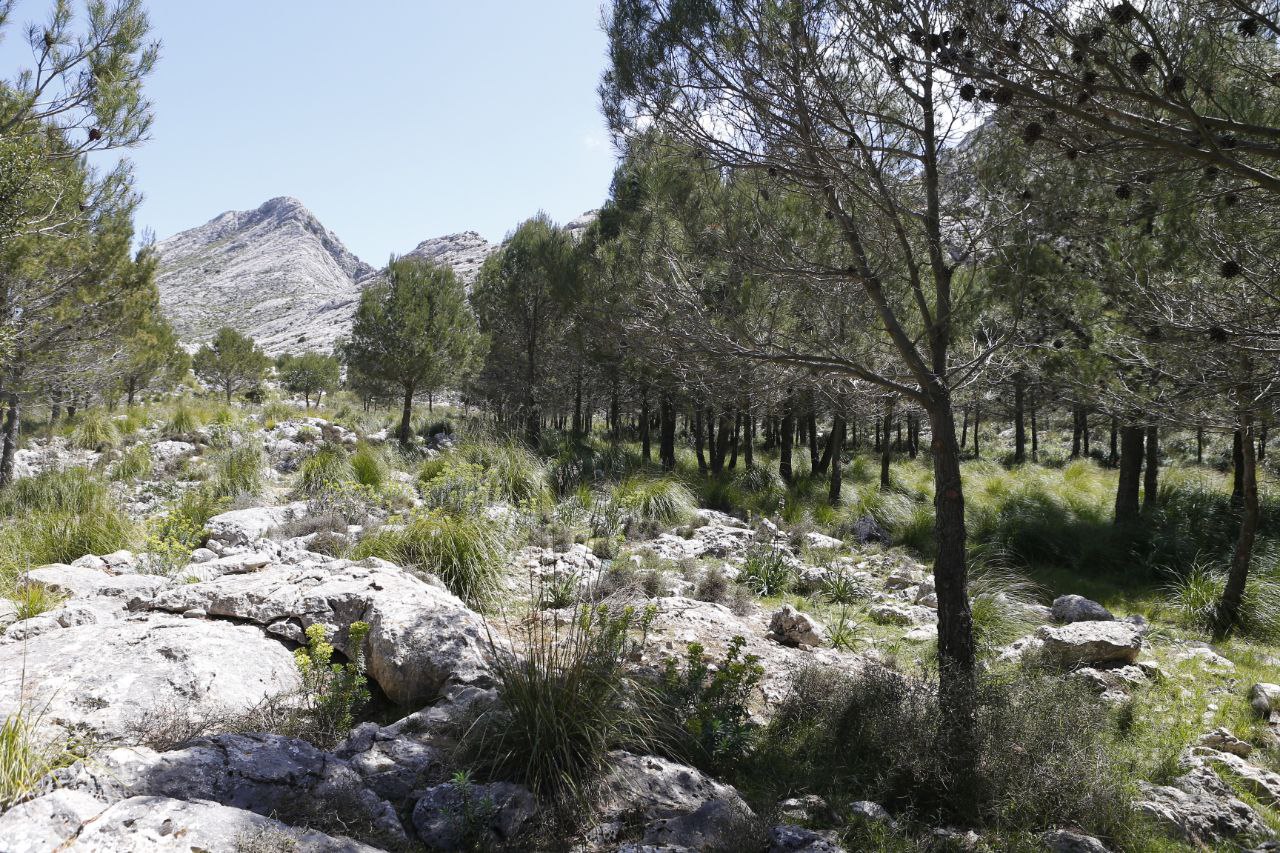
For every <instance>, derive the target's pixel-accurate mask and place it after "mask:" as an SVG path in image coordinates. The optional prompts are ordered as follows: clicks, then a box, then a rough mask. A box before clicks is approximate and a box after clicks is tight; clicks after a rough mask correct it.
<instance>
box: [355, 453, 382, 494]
mask: <svg viewBox="0 0 1280 853" xmlns="http://www.w3.org/2000/svg"><path fill="white" fill-rule="evenodd" d="M351 470H352V473H353V474H354V476H355V480H356V482H357V483H359V484H360V485H362V486H368V487H369V488H371V489H380V488H382V484H383V483H385V482H386V480H387V478H388V477H389V476H391V466H390V465H389V464H388V463H387V459H386V457H385V456H383V455H382V452H381V451H380V450H378V449H377V448H376V447H371V446H370V445H368V444H361V445H360V446H359V447H357V448H356V452H355V453H353V454H351Z"/></svg>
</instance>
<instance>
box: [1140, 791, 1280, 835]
mask: <svg viewBox="0 0 1280 853" xmlns="http://www.w3.org/2000/svg"><path fill="white" fill-rule="evenodd" d="M1209 776H1212V779H1211V780H1210V779H1208V778H1207V777H1206V776H1205V775H1204V774H1198V775H1197V774H1188V775H1186V776H1182V777H1180V778H1179V779H1177V780H1176V781H1175V782H1174V784H1173V785H1151V784H1148V783H1146V782H1140V783H1139V789H1140V791H1141V795H1140V797H1139V799H1138V801H1137V802H1136V803H1135V807H1136V808H1137V809H1138V811H1140V812H1142V813H1144V814H1146V815H1148V816H1150V817H1152V818H1154V819H1155V820H1156V821H1157V822H1158V823H1159V824H1161V825H1162V826H1163V827H1164V828H1165V829H1166V830H1167V831H1169V832H1170V833H1171V834H1172V835H1174V836H1175V837H1178V838H1181V839H1183V840H1184V841H1187V842H1189V843H1191V844H1195V845H1205V846H1207V847H1214V846H1216V845H1220V844H1226V843H1229V842H1252V841H1260V840H1263V839H1270V838H1271V837H1272V835H1273V834H1272V832H1271V830H1270V829H1268V828H1267V825H1266V824H1265V823H1264V822H1263V821H1262V818H1260V817H1259V816H1258V814H1257V812H1255V811H1254V810H1253V809H1252V808H1250V807H1249V806H1248V805H1247V804H1245V803H1244V802H1242V801H1241V800H1240V799H1238V798H1237V797H1235V796H1233V795H1232V794H1231V793H1230V790H1229V789H1226V788H1225V786H1223V785H1222V784H1221V780H1219V779H1217V777H1216V776H1214V775H1213V774H1212V773H1210V774H1209Z"/></svg>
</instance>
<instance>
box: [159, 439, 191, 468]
mask: <svg viewBox="0 0 1280 853" xmlns="http://www.w3.org/2000/svg"><path fill="white" fill-rule="evenodd" d="M197 450H199V448H197V447H196V446H195V445H194V444H192V443H191V442H188V441H157V442H156V443H155V444H153V445H151V458H152V459H154V460H155V461H156V462H159V463H160V464H162V465H163V464H165V463H168V462H174V461H176V460H178V459H183V458H186V457H187V456H191V455H193V454H195V453H196V451H197Z"/></svg>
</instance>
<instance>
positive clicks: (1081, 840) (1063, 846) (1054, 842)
mask: <svg viewBox="0 0 1280 853" xmlns="http://www.w3.org/2000/svg"><path fill="white" fill-rule="evenodd" d="M1040 840H1041V841H1043V842H1044V846H1045V849H1046V850H1049V851H1050V853H1109V851H1108V850H1107V847H1106V845H1104V844H1103V843H1102V842H1101V841H1099V840H1098V839H1096V838H1094V837H1093V836H1092V835H1080V834H1079V833H1076V832H1068V831H1067V830H1065V829H1055V830H1052V831H1051V832H1046V833H1045V834H1044V835H1042V836H1040Z"/></svg>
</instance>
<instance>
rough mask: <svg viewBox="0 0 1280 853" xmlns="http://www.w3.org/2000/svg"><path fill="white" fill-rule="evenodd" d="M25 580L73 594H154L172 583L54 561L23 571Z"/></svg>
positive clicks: (125, 596) (115, 595)
mask: <svg viewBox="0 0 1280 853" xmlns="http://www.w3.org/2000/svg"><path fill="white" fill-rule="evenodd" d="M24 580H25V582H26V583H29V584H32V585H34V586H39V587H43V588H44V589H47V590H49V591H50V592H53V593H58V594H60V595H66V596H70V597H72V598H91V597H94V596H109V597H119V598H125V599H128V598H132V597H134V596H137V595H151V594H153V593H155V592H156V591H157V590H160V589H163V588H164V587H166V586H168V585H169V581H168V580H167V579H166V578H162V577H158V576H156V575H109V574H107V573H106V572H103V571H99V570H98V569H91V568H85V567H83V566H74V565H72V566H64V565H59V564H56V563H55V564H52V565H48V566H41V567H40V568H38V569H32V570H31V571H29V572H27V573H26V575H24Z"/></svg>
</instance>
